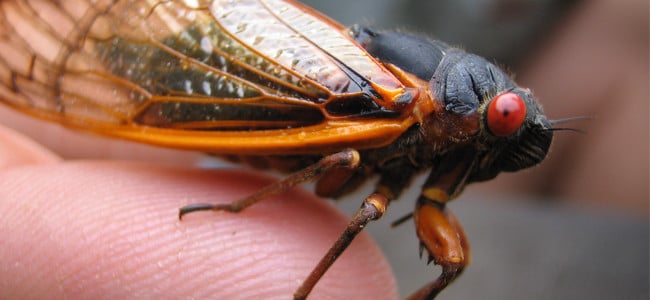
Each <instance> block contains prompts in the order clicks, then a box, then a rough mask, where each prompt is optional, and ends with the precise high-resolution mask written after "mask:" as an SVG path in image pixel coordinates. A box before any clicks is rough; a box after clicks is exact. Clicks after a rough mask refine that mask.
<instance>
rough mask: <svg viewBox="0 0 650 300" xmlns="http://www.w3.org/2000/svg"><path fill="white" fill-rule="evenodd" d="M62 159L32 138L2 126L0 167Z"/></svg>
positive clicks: (0, 131) (0, 133)
mask: <svg viewBox="0 0 650 300" xmlns="http://www.w3.org/2000/svg"><path fill="white" fill-rule="evenodd" d="M60 160H61V158H60V157H58V156H57V155H56V154H54V153H53V152H51V151H50V150H48V149H47V148H45V147H43V146H42V145H40V144H38V143H36V142H35V141H33V140H31V139H30V138H28V137H26V136H24V135H22V134H19V133H17V132H15V131H13V130H11V129H9V128H6V127H3V126H0V169H1V168H8V167H12V166H19V165H27V164H41V163H53V162H59V161H60Z"/></svg>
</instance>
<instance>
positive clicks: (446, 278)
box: [408, 196, 470, 300]
mask: <svg viewBox="0 0 650 300" xmlns="http://www.w3.org/2000/svg"><path fill="white" fill-rule="evenodd" d="M414 220H415V227H416V231H417V235H418V238H419V239H420V255H422V251H423V250H426V251H427V253H428V255H429V258H428V260H429V261H428V262H431V261H433V262H434V263H435V264H437V265H440V266H441V267H442V273H441V274H440V276H438V278H437V279H436V280H435V281H433V282H431V283H429V284H427V285H425V286H424V287H422V288H420V289H419V290H418V291H416V292H415V293H413V294H412V295H411V296H410V297H409V298H408V299H410V300H416V299H433V298H435V297H436V295H438V293H440V291H442V290H443V289H444V288H445V287H447V285H449V283H451V282H452V281H453V280H454V279H456V278H457V277H458V276H459V275H460V274H461V273H462V271H463V269H464V268H465V266H467V265H468V264H469V262H470V251H469V243H468V242H467V237H466V236H465V232H464V230H463V228H462V226H461V225H460V223H459V222H458V219H456V216H454V214H453V213H452V212H451V210H449V209H448V208H446V207H445V206H444V203H440V202H438V201H435V200H431V199H429V198H427V197H425V196H421V197H420V198H419V199H418V203H417V206H416V209H415V213H414Z"/></svg>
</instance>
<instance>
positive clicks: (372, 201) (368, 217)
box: [293, 193, 388, 300]
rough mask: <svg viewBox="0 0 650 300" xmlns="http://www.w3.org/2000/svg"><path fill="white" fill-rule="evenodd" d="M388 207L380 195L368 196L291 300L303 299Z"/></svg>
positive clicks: (384, 198)
mask: <svg viewBox="0 0 650 300" xmlns="http://www.w3.org/2000/svg"><path fill="white" fill-rule="evenodd" d="M387 206H388V199H386V197H384V196H383V195H381V194H378V193H374V194H371V195H370V196H368V197H367V198H366V199H365V200H364V201H363V204H361V208H359V210H358V211H357V212H356V213H355V214H354V216H353V217H352V220H350V223H348V226H347V227H346V228H345V231H343V233H342V234H341V236H339V238H338V239H337V240H336V242H335V243H334V245H332V247H330V249H329V250H328V251H327V254H325V256H323V258H321V260H320V262H319V263H318V265H317V266H316V267H315V268H314V269H313V270H312V271H311V273H310V274H309V276H308V277H307V279H305V281H304V282H303V283H302V285H300V287H299V288H298V289H297V290H296V292H295V293H294V294H293V298H294V299H296V300H298V299H305V298H307V295H309V293H310V292H311V290H312V289H313V288H314V286H315V285H316V283H318V281H319V280H320V278H321V277H323V275H324V274H325V272H326V271H327V270H328V269H329V268H330V266H332V264H333V263H334V261H336V259H337V258H338V257H339V256H340V255H341V253H343V251H345V249H346V248H347V247H348V245H350V243H351V242H352V240H353V239H354V238H355V237H356V236H357V234H359V233H360V232H361V230H363V228H364V227H366V225H367V224H368V223H369V222H370V221H374V220H377V219H379V218H381V216H382V215H383V214H384V212H385V211H386V207H387Z"/></svg>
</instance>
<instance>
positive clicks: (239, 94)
mask: <svg viewBox="0 0 650 300" xmlns="http://www.w3.org/2000/svg"><path fill="white" fill-rule="evenodd" d="M235 3H237V4H235ZM300 8H301V6H296V4H291V3H285V2H282V1H277V0H273V1H248V0H246V1H203V2H201V1H151V0H150V1H127V0H121V1H120V0H118V1H99V0H98V1H83V0H77V1H35V0H34V1H30V0H18V1H3V2H0V82H1V84H0V101H3V102H5V103H7V104H9V105H10V106H13V107H15V108H17V109H19V110H22V111H25V112H28V113H31V114H34V115H37V116H39V117H42V118H47V119H53V120H55V121H57V122H60V123H62V124H65V125H69V126H73V127H81V128H85V129H89V130H94V131H98V132H100V133H103V134H108V135H116V136H121V137H126V138H131V139H135V140H140V141H144V142H149V143H154V144H163V145H167V146H176V147H182V148H196V149H202V150H205V147H208V145H209V147H210V148H211V149H213V150H214V151H226V152H227V151H230V150H226V149H235V148H236V147H235V146H234V145H235V144H233V143H235V141H238V142H237V143H240V146H251V145H249V144H248V143H246V142H245V140H246V139H250V138H253V137H255V138H260V137H262V136H272V135H283V136H286V137H287V139H286V140H283V141H284V143H287V145H284V146H279V145H277V146H275V147H276V148H277V149H280V150H277V152H282V151H286V149H294V150H291V151H294V152H301V151H302V152H304V151H307V152H314V151H316V146H314V145H317V144H318V145H320V146H322V145H323V144H325V143H327V142H329V143H332V144H335V143H334V141H335V139H340V138H341V137H337V136H334V135H332V134H334V133H336V135H343V136H345V135H349V138H348V139H347V140H349V142H347V143H345V142H344V143H341V144H340V146H336V147H346V146H352V145H353V144H354V145H356V144H359V145H363V144H364V142H363V141H364V140H368V139H372V140H378V139H380V140H382V142H381V143H384V144H385V143H388V142H389V141H390V140H391V139H393V138H394V137H396V136H397V134H399V131H401V129H400V127H401V126H402V125H403V124H402V123H403V122H410V121H408V120H403V119H400V120H383V121H381V122H379V121H373V120H359V119H358V117H355V116H354V114H351V115H350V116H345V115H342V114H339V115H337V116H336V117H332V116H331V115H329V113H328V111H327V110H326V107H327V106H326V104H327V103H328V102H331V101H332V100H333V99H336V100H340V99H341V98H345V97H350V98H351V99H352V100H351V101H354V100H353V98H354V97H356V96H359V95H361V94H362V92H363V91H360V90H359V89H355V88H354V86H355V85H357V86H361V85H363V84H362V83H359V82H356V81H359V78H361V80H368V81H370V80H374V81H376V82H378V83H381V84H384V85H385V87H387V88H398V89H399V88H401V84H400V83H399V81H397V80H396V79H395V78H394V77H393V76H392V75H391V74H390V73H388V72H387V71H385V70H384V69H383V67H381V66H380V65H378V64H377V63H376V62H375V61H374V60H372V59H371V58H369V57H368V56H366V55H365V54H364V52H363V51H362V50H361V49H360V48H358V47H357V46H356V45H355V44H353V43H352V42H351V41H349V40H346V38H345V37H344V36H343V35H342V34H341V33H340V31H339V30H340V27H337V26H338V25H336V24H332V23H328V22H329V20H320V19H318V18H317V16H312V15H305V14H304V12H302V14H301V11H300ZM289 23H291V25H289ZM335 25H336V26H335ZM319 36H322V37H323V38H322V40H320V41H319V40H317V39H318V37H319ZM341 66H344V67H345V68H342V67H341ZM357 69H359V70H362V71H355V70H357ZM351 73H354V74H357V75H359V76H360V77H359V78H356V77H350V74H351ZM351 81H352V82H351ZM361 96H363V95H361ZM366 96H367V95H366ZM366 101H367V99H366ZM364 103H365V102H364ZM363 109H365V108H364V107H361V108H359V110H363ZM377 109H379V108H377ZM355 118H356V119H355ZM373 122H377V123H375V125H377V127H373V126H372V124H373ZM362 125H363V126H362ZM345 126H358V127H357V128H349V129H347V130H344V129H345V128H344V127H345ZM334 128H335V129H334ZM380 128H384V130H388V128H390V130H391V133H388V134H386V133H380V131H381V130H379V129H380ZM191 131H195V132H191ZM368 131H373V132H375V134H374V136H372V135H368V138H366V137H365V133H366V132H368ZM145 135H149V136H148V137H147V136H145ZM380 135H385V137H384V138H379V136H380ZM180 136H184V137H185V138H179V137H180ZM190 136H191V137H192V138H188V137H190ZM236 136H240V137H242V139H238V138H236ZM174 139H176V140H179V142H177V143H175V142H173V141H174ZM199 139H210V140H211V141H210V142H209V143H206V142H201V143H198V140H199ZM355 139H358V141H354V140H355ZM180 140H183V142H180ZM343 140H346V139H345V137H343ZM277 141H279V140H277ZM277 141H276V142H274V143H272V144H277ZM314 141H319V142H317V143H315V142H314ZM197 143H198V144H202V145H204V146H197V145H196V144H197ZM290 143H292V145H289V144H290ZM224 144H232V145H233V146H228V147H226V146H220V145H224ZM193 145H194V146H193ZM365 145H366V147H368V146H372V145H368V144H367V143H366V144H365ZM255 147H257V148H259V149H262V148H264V147H266V146H264V145H260V146H253V148H255ZM312 148H313V149H312ZM282 149H285V150H282ZM301 149H302V150H301ZM304 149H312V150H304ZM251 151H257V150H251Z"/></svg>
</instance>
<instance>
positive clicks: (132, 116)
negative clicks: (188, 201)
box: [0, 0, 553, 299]
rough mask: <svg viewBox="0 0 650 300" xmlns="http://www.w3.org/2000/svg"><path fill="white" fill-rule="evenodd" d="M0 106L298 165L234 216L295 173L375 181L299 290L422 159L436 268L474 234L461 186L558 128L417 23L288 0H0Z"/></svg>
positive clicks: (489, 174) (451, 263)
mask: <svg viewBox="0 0 650 300" xmlns="http://www.w3.org/2000/svg"><path fill="white" fill-rule="evenodd" d="M0 14H1V15H0V81H1V82H2V84H1V85H0V100H1V101H2V102H3V103H5V104H7V105H9V106H11V107H13V108H15V109H17V110H19V111H23V112H26V113H29V114H32V115H35V116H38V117H41V118H45V119H49V120H53V121H56V122H58V123H61V124H64V125H67V126H70V127H76V128H81V129H85V130H90V131H94V132H98V133H100V134H104V135H110V136H115V137H120V138H126V139H130V140H134V141H138V142H143V143H150V144H155V145H160V146H166V147H175V148H183V149H191V150H200V151H205V152H209V153H214V154H219V155H229V156H230V157H233V156H237V157H243V158H247V157H254V156H260V157H261V158H262V161H264V162H266V163H270V164H272V165H274V166H280V168H282V169H284V170H292V171H296V172H295V173H294V174H293V175H290V176H288V177H287V178H285V179H283V180H282V181H280V182H278V183H276V184H273V185H271V186H269V187H267V188H264V189H262V190H260V191H258V192H256V193H254V194H253V195H251V196H249V197H247V198H244V199H240V200H238V201H235V202H233V203H230V204H227V205H210V204H196V205H190V206H187V207H184V208H182V209H181V212H180V214H181V216H182V215H184V214H187V213H189V212H193V211H197V210H225V211H231V212H237V211H241V210H243V209H245V208H246V207H248V206H250V205H252V204H254V203H255V202H257V201H259V200H261V199H263V198H265V197H268V196H270V195H272V194H275V193H279V192H282V191H285V190H287V189H289V188H291V187H293V186H295V185H297V184H299V183H301V182H303V181H305V180H309V179H318V182H317V186H316V192H317V193H318V194H319V195H322V196H329V197H336V196H338V195H341V194H344V193H346V192H349V191H350V190H352V189H353V188H354V187H355V186H357V185H359V184H360V183H362V182H363V181H364V179H365V178H367V177H368V176H370V175H373V174H377V175H379V177H380V180H379V183H378V185H377V187H376V189H375V193H373V194H372V195H370V196H369V197H368V198H366V200H365V201H364V205H363V206H362V208H361V209H360V210H359V211H358V212H357V214H356V215H355V216H354V217H353V219H352V221H351V222H350V225H349V226H348V228H347V229H346V233H344V234H343V235H342V236H341V238H340V239H339V241H337V242H336V243H335V245H334V246H332V248H331V249H330V251H329V252H328V253H327V254H326V255H325V257H324V258H323V260H322V261H321V263H319V264H318V266H317V267H316V268H315V269H314V271H313V272H312V274H311V275H310V276H309V277H308V278H307V279H306V280H305V282H304V283H303V285H302V286H301V287H300V288H299V289H298V290H297V291H296V294H295V295H294V297H295V298H305V297H306V296H307V295H308V294H309V292H310V291H311V289H312V288H313V286H314V285H315V284H316V283H317V282H318V279H319V278H320V277H321V276H322V275H323V274H324V272H325V271H326V270H327V268H328V267H329V266H330V265H331V263H332V262H333V261H334V258H335V257H337V256H338V254H340V253H341V252H342V251H343V250H344V249H345V248H346V247H347V245H348V244H349V243H350V242H351V240H352V239H353V238H354V236H355V235H356V234H357V233H359V232H360V231H361V229H362V228H363V227H364V226H365V225H366V223H368V222H369V221H371V220H374V219H377V218H379V217H381V215H382V214H383V212H384V210H385V208H386V206H387V204H388V202H389V201H392V200H394V199H397V198H398V197H399V195H400V193H401V192H402V189H403V187H404V186H406V185H407V184H408V183H409V181H410V180H411V178H412V177H413V176H414V175H415V174H417V173H420V172H423V171H427V170H430V171H429V172H430V173H429V177H428V179H427V181H426V182H425V184H424V186H423V187H422V192H421V195H420V197H419V198H418V199H417V201H416V207H415V211H414V213H413V219H414V221H415V224H416V229H417V234H418V237H419V238H420V241H421V248H422V249H423V250H425V251H426V252H427V254H428V255H429V257H430V260H433V261H434V262H435V263H437V264H439V265H441V266H442V269H443V271H442V274H441V275H440V276H439V277H438V278H437V279H436V280H435V281H434V282H432V283H431V284H429V285H427V286H425V287H423V288H422V289H420V290H419V291H417V292H416V293H415V294H414V295H413V296H412V298H414V299H431V298H433V297H435V296H436V295H437V294H438V293H439V292H440V291H441V290H442V289H444V288H445V287H446V286H447V284H448V283H449V282H451V281H453V280H454V279H455V278H456V276H457V275H458V274H460V272H461V271H462V270H463V268H464V267H465V265H466V263H467V261H468V259H469V257H468V255H469V245H468V243H467V240H466V238H465V235H464V233H463V230H462V227H461V225H460V223H459V222H458V220H456V218H455V217H454V216H453V214H452V213H451V212H450V210H449V209H448V208H447V207H446V203H447V202H448V201H449V200H451V199H453V198H455V197H457V196H458V194H459V193H460V192H461V191H462V189H463V188H464V187H465V185H467V184H469V183H471V182H477V181H484V180H489V179H492V178H494V177H495V176H496V175H497V174H498V173H500V172H502V171H506V172H512V171H517V170H520V169H523V168H527V167H530V166H533V165H535V164H537V163H539V162H541V161H542V160H543V159H544V157H545V156H546V153H547V151H548V148H549V146H550V143H551V139H552V129H553V128H552V126H551V122H549V121H548V120H547V119H546V117H545V116H544V114H543V113H542V110H541V107H540V106H539V105H538V104H537V102H536V101H535V100H534V99H533V97H532V95H531V93H530V91H529V90H527V89H523V88H520V87H518V86H517V85H516V84H515V83H514V82H513V81H512V80H511V79H510V78H509V77H508V76H507V74H505V73H504V72H503V71H502V70H500V69H499V68H498V67H496V66H495V65H493V64H491V63H490V62H488V61H486V60H485V59H483V58H481V57H479V56H476V55H473V54H469V53H466V52H464V51H462V50H460V49H457V48H454V47H451V46H449V45H447V44H445V43H443V42H440V41H434V40H430V39H427V38H424V37H421V36H417V35H410V34H404V33H398V32H391V31H387V32H384V31H376V30H374V29H372V28H367V27H361V26H353V27H352V28H345V27H343V26H341V25H339V24H337V23H336V22H334V21H332V20H330V19H329V18H327V17H326V16H323V15H321V14H319V13H318V12H316V11H314V10H312V9H310V8H308V7H305V6H303V5H301V4H299V3H296V2H293V1H281V0H240V1H235V0H212V1H153V0H149V1H126V0H115V1H96V2H95V1H81V0H79V1H65V2H61V1H44V0H43V1H11V2H0Z"/></svg>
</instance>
